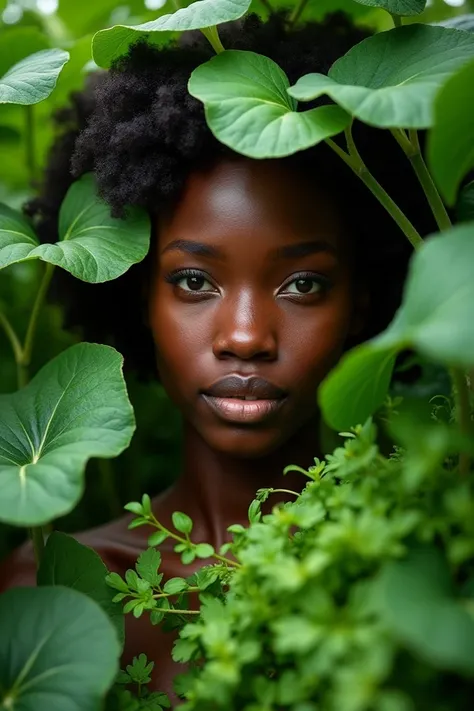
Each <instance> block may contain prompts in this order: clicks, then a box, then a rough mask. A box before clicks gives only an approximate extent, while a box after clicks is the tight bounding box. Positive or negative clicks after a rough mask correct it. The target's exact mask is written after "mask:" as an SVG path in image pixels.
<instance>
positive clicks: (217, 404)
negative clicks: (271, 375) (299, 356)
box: [201, 374, 287, 424]
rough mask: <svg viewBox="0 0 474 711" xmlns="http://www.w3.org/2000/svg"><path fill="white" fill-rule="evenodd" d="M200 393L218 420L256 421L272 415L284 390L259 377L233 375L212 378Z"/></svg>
mask: <svg viewBox="0 0 474 711" xmlns="http://www.w3.org/2000/svg"><path fill="white" fill-rule="evenodd" d="M201 395H202V397H203V398H204V400H205V402H206V403H207V404H208V405H209V407H210V408H211V409H212V410H213V411H214V412H215V413H216V414H217V415H218V416H219V418H220V419H223V420H225V421H226V422H233V423H237V424H257V423H260V422H265V421H266V420H267V419H269V418H271V417H273V415H274V414H275V413H276V412H277V411H278V410H279V409H280V408H281V407H282V405H283V403H284V402H285V400H286V395H287V393H286V392H285V391H284V390H282V389H281V388H280V387H278V386H277V385H275V384H274V383H271V382H270V381H268V380H265V379H264V378H261V377H259V376H256V375H251V376H249V377H244V376H242V375H236V374H234V375H227V376H225V377H224V378H221V379H220V380H218V381H216V382H215V383H214V384H213V385H211V386H210V387H209V388H208V389H207V390H205V391H203V392H202V393H201ZM246 398H251V399H249V400H246Z"/></svg>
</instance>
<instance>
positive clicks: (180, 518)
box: [171, 511, 193, 536]
mask: <svg viewBox="0 0 474 711" xmlns="http://www.w3.org/2000/svg"><path fill="white" fill-rule="evenodd" d="M171 519H172V521H173V526H174V527H175V528H176V530H177V531H180V532H181V533H184V534H185V535H188V536H189V534H190V533H191V531H192V530H193V522H192V520H191V519H190V518H189V516H187V515H186V514H185V513H181V511H175V512H174V513H173V515H172V517H171Z"/></svg>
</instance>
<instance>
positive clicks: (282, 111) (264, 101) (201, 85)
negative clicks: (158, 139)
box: [188, 50, 350, 158]
mask: <svg viewBox="0 0 474 711" xmlns="http://www.w3.org/2000/svg"><path fill="white" fill-rule="evenodd" d="M288 87H289V81H288V78H287V76H286V74H285V73H284V72H283V71H282V69H280V67H279V66H278V65H277V64H275V62H273V61H272V60H271V59H269V58H268V57H264V56H262V55H260V54H255V53H254V52H244V51H239V50H229V51H227V52H223V53H222V54H219V55H217V56H216V57H213V58H212V59H211V60H210V61H208V62H206V63H205V64H202V65H201V66H199V67H198V68H197V69H195V70H194V72H193V73H192V75H191V78H190V80H189V86H188V88H189V92H190V94H192V95H193V96H195V97H196V98H197V99H199V100H200V101H202V102H203V104H204V107H205V112H206V120H207V123H208V125H209V128H210V129H211V131H212V132H213V133H214V135H215V136H216V138H217V139H218V140H219V141H221V142H222V143H224V144H225V145H227V146H230V148H232V149H233V150H234V151H237V152H238V153H241V154H243V155H245V156H249V157H250V158H277V157H280V156H287V155H290V154H292V153H296V152H297V151H300V150H304V149H305V148H309V147H310V146H314V145H316V144H317V143H319V142H320V141H323V140H324V139H325V138H329V136H334V135H335V134H337V133H340V132H341V131H343V130H344V128H345V127H346V126H348V125H349V122H350V117H349V116H348V114H347V113H346V112H345V111H342V109H340V108H339V107H337V106H321V107H319V108H316V109H311V110H309V111H303V112H298V111H297V110H296V108H297V105H296V102H295V101H294V100H293V99H291V98H290V97H289V96H288V93H287V89H288Z"/></svg>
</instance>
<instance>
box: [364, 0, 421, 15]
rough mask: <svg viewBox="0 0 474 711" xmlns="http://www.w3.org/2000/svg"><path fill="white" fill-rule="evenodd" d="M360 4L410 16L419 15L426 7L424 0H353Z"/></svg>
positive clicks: (393, 13) (392, 13)
mask: <svg viewBox="0 0 474 711" xmlns="http://www.w3.org/2000/svg"><path fill="white" fill-rule="evenodd" d="M355 1H356V2H358V3H359V4H360V5H368V6H369V7H381V8H383V9H384V10H387V12H389V13H390V14H391V15H400V16H402V17H410V16H413V15H421V13H422V12H423V10H424V9H425V7H426V0H355Z"/></svg>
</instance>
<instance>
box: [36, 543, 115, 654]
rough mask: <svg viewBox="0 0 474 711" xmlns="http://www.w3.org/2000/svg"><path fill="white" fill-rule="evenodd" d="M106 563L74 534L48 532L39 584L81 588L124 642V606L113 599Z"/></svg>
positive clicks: (79, 589)
mask: <svg viewBox="0 0 474 711" xmlns="http://www.w3.org/2000/svg"><path fill="white" fill-rule="evenodd" d="M108 573H109V571H108V570H107V568H106V566H105V564H104V563H103V561H102V559H101V558H100V556H99V555H97V553H96V552H95V551H94V550H92V548H89V547H88V546H83V545H82V544H81V543H79V542H78V541H76V540H75V539H74V538H72V536H68V535H66V534H65V533H60V532H59V531H53V533H51V534H50V535H49V536H48V541H47V543H46V546H45V549H44V553H43V555H42V557H41V565H40V567H39V570H38V576H37V582H38V585H43V586H44V585H63V586H64V587H66V588H72V589H73V590H78V591H79V592H81V593H84V595H87V596H88V597H90V598H91V599H92V600H95V602H96V603H97V604H98V605H100V607H101V608H102V609H103V611H104V612H105V613H106V615H107V616H108V617H109V619H110V621H111V622H112V624H113V625H114V627H115V631H116V632H117V637H118V639H119V641H120V644H122V645H123V641H124V618H123V612H122V606H121V605H120V604H119V603H118V602H113V598H114V597H115V594H116V591H115V590H112V588H111V587H110V586H109V585H107V583H106V582H105V577H106V575H108Z"/></svg>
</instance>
